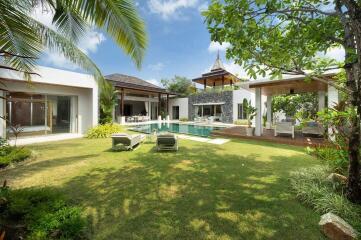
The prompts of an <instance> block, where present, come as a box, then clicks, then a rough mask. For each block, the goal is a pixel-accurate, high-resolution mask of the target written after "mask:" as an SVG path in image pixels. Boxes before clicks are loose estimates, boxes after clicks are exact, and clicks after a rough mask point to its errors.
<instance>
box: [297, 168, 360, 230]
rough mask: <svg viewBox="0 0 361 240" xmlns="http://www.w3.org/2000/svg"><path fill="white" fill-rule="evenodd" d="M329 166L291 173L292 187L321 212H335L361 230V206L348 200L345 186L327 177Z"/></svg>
mask: <svg viewBox="0 0 361 240" xmlns="http://www.w3.org/2000/svg"><path fill="white" fill-rule="evenodd" d="M330 173H331V171H330V169H328V168H327V167H314V168H306V169H302V170H300V171H297V172H293V173H292V174H291V178H290V182H291V187H292V188H293V190H294V191H295V193H296V195H297V197H298V198H299V199H300V200H301V201H303V202H304V203H306V204H308V205H310V206H312V207H313V208H314V209H315V210H316V211H317V212H319V213H320V214H324V213H327V212H333V213H335V214H337V215H339V216H340V217H342V218H343V219H345V220H346V221H347V222H348V223H350V224H351V225H352V226H353V227H355V228H356V229H357V230H358V231H360V230H361V222H360V218H361V207H360V206H359V205H355V204H353V203H351V202H350V201H348V200H347V198H346V197H345V195H344V189H343V188H344V186H342V185H339V184H337V183H332V182H331V181H329V180H328V179H327V177H328V175H329V174H330Z"/></svg>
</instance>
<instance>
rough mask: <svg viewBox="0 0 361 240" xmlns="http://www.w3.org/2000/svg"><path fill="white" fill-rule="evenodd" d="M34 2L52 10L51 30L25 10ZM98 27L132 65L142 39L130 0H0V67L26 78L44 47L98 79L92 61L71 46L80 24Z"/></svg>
mask: <svg viewBox="0 0 361 240" xmlns="http://www.w3.org/2000/svg"><path fill="white" fill-rule="evenodd" d="M36 8H41V9H42V10H43V11H51V12H52V13H53V19H52V23H53V25H54V26H55V28H56V29H55V30H53V29H52V28H49V27H47V26H45V25H44V24H42V23H40V22H39V21H37V20H36V19H34V18H33V17H32V16H31V15H32V12H34V10H35V9H36ZM91 26H95V27H98V28H99V29H102V30H104V31H105V32H106V33H107V34H108V35H109V36H110V37H111V38H112V39H113V40H114V41H115V43H116V44H117V45H119V46H120V47H121V48H122V49H123V50H124V52H125V53H126V54H127V55H129V56H130V57H131V58H132V59H133V61H134V62H135V64H136V65H137V67H140V65H141V62H142V59H143V56H144V51H145V48H146V44H147V38H146V33H145V25H144V22H143V21H142V19H141V18H140V17H139V15H138V13H137V11H136V8H135V6H134V3H133V1H132V0H1V1H0V57H1V58H0V68H3V69H11V70H15V71H18V72H22V73H24V76H26V77H27V78H28V79H29V80H30V77H31V76H32V75H33V74H37V73H36V72H35V71H36V70H35V65H36V61H37V59H39V57H40V55H41V54H42V52H43V51H44V50H46V49H49V50H50V51H56V52H59V53H61V54H63V55H64V56H65V58H67V59H68V60H69V61H71V62H72V63H74V64H76V65H78V66H79V67H81V68H82V69H84V70H86V71H87V72H89V73H91V74H93V75H94V76H95V78H96V79H97V80H103V77H102V74H101V72H100V70H99V69H98V67H97V66H96V65H95V63H93V61H92V60H91V59H90V58H89V57H88V56H87V55H86V54H85V53H83V52H82V51H81V50H79V48H78V47H77V46H76V44H77V42H78V40H79V39H80V38H81V37H82V35H83V34H84V33H85V32H86V30H87V29H88V28H89V27H91Z"/></svg>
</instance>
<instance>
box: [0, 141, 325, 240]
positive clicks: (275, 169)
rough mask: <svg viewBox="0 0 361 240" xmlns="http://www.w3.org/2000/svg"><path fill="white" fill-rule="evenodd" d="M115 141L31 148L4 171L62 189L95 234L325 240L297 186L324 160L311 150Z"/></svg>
mask: <svg viewBox="0 0 361 240" xmlns="http://www.w3.org/2000/svg"><path fill="white" fill-rule="evenodd" d="M110 146H111V140H110V139H101V140H98V139H95V140H88V139H76V140H70V141H62V142H57V143H48V144H39V145H34V146H32V147H31V148H32V149H33V150H34V151H35V152H36V154H37V157H36V160H32V161H29V162H28V163H26V164H25V165H22V166H18V167H16V168H13V169H8V170H6V171H3V172H0V180H3V179H8V182H9V184H10V185H11V186H13V187H17V188H22V187H28V186H43V185H46V186H52V187H54V188H59V189H60V190H61V191H63V192H64V193H65V194H67V195H68V196H70V197H71V199H73V200H74V201H76V202H77V203H78V204H80V205H81V206H84V207H85V209H86V211H85V213H86V214H87V215H88V216H89V219H90V221H91V229H90V230H89V231H90V232H91V234H92V236H93V237H92V239H296V238H298V239H300V238H302V239H320V238H322V235H321V233H320V231H319V228H318V225H317V224H318V221H319V215H318V214H316V213H314V212H313V211H312V210H311V209H310V208H307V207H305V206H303V205H302V204H300V203H299V202H298V201H297V200H296V199H295V197H294V195H293V194H292V193H291V192H290V187H289V183H288V176H289V172H290V171H292V170H296V169H299V168H301V167H307V166H310V165H313V164H317V163H318V161H317V160H316V159H314V158H312V157H310V156H308V155H306V154H305V153H303V150H302V148H297V147H291V146H282V145H273V144H269V143H262V144H261V143H257V142H245V141H244V142H240V141H232V142H229V143H226V144H224V145H220V146H218V145H211V144H206V143H199V142H194V141H186V140H181V141H180V149H179V152H176V153H175V152H166V153H158V152H156V151H155V150H154V143H152V144H150V143H144V144H142V145H141V146H140V147H139V148H138V149H136V150H135V151H132V152H112V151H110V149H109V148H110Z"/></svg>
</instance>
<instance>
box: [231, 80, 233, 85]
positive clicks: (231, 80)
mask: <svg viewBox="0 0 361 240" xmlns="http://www.w3.org/2000/svg"><path fill="white" fill-rule="evenodd" d="M232 86H233V79H231V87H232Z"/></svg>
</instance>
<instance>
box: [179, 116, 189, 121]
mask: <svg viewBox="0 0 361 240" xmlns="http://www.w3.org/2000/svg"><path fill="white" fill-rule="evenodd" d="M179 121H181V122H187V121H188V118H186V117H182V118H179Z"/></svg>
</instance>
